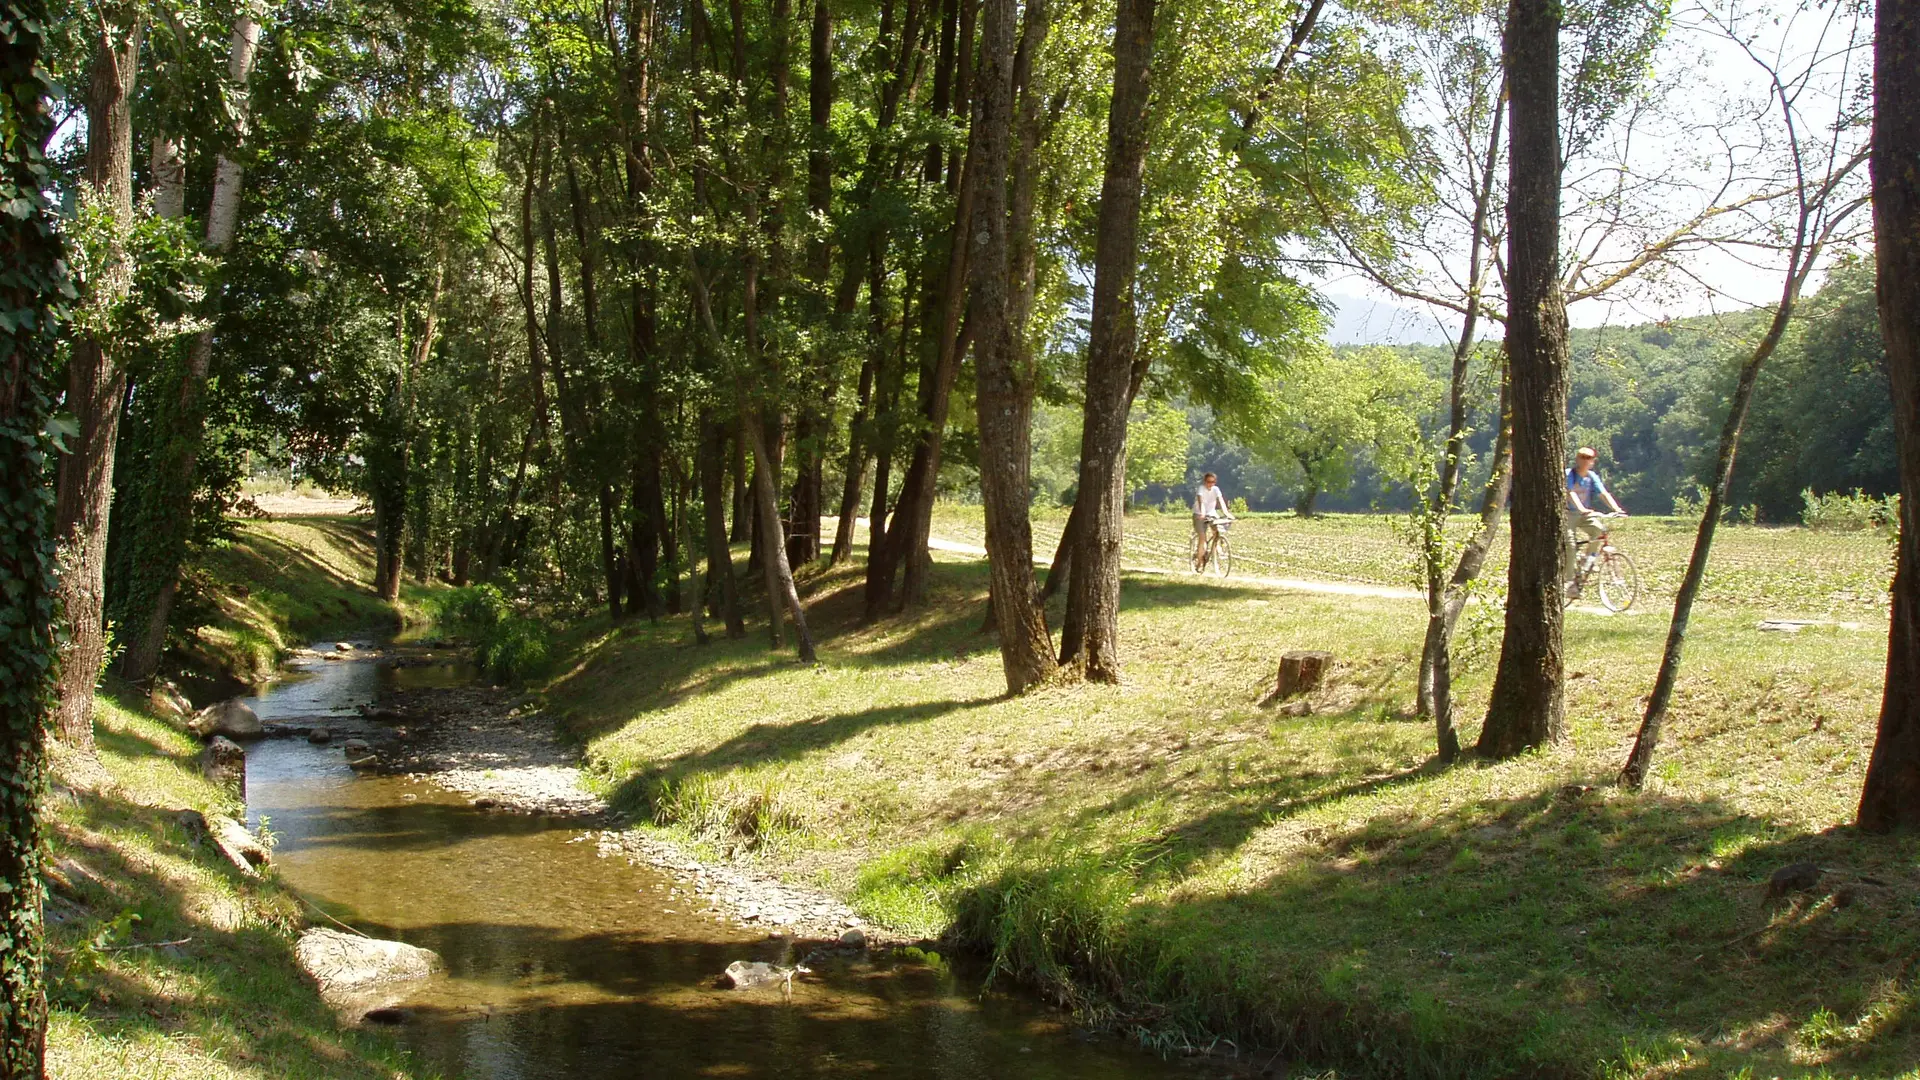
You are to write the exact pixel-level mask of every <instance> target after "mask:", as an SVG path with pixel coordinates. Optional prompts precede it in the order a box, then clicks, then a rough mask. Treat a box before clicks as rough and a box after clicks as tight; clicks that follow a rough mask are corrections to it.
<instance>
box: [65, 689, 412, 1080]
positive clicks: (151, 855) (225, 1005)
mask: <svg viewBox="0 0 1920 1080" xmlns="http://www.w3.org/2000/svg"><path fill="white" fill-rule="evenodd" d="M95 716H96V719H95V738H96V740H97V744H98V750H99V763H100V766H103V767H104V776H105V777H106V778H107V779H108V780H109V782H108V783H106V784H101V783H99V781H100V779H101V777H102V774H101V771H100V769H99V768H98V767H92V768H89V767H81V766H80V765H79V763H76V762H74V761H72V760H71V758H70V756H69V755H66V754H65V753H64V752H63V751H60V750H59V749H58V748H56V754H55V759H54V760H55V767H54V789H53V793H52V794H51V796H50V797H49V798H48V800H47V803H46V806H47V818H48V821H47V828H48V835H49V842H50V843H49V846H50V855H51V865H52V867H53V871H52V873H51V874H50V875H49V878H50V885H51V890H52V896H51V898H50V901H49V903H48V907H47V938H48V945H49V948H50V957H49V960H50V965H49V989H48V996H49V999H50V1002H51V1006H52V1026H51V1030H50V1033H49V1036H48V1063H49V1072H50V1075H51V1076H53V1077H55V1078H58V1080H99V1078H104V1077H113V1078H115V1080H224V1078H228V1077H234V1078H238V1077H274V1078H276V1080H305V1078H316V1080H317V1078H322V1077H325V1078H329V1080H361V1078H365V1080H376V1078H379V1080H401V1078H411V1077H414V1076H417V1075H419V1074H418V1073H417V1072H416V1071H415V1070H414V1069H413V1067H412V1066H411V1065H410V1064H409V1062H408V1061H407V1058H406V1056H405V1054H404V1053H403V1052H402V1051H401V1050H400V1049H399V1048H398V1047H397V1046H396V1045H395V1044H394V1043H393V1041H392V1040H391V1039H389V1038H387V1037H385V1036H384V1035H381V1034H379V1033H376V1032H371V1031H362V1030H356V1029H346V1028H343V1027H341V1026H340V1024H339V1022H338V1021H337V1020H336V1019H335V1017H334V1014H333V1013H332V1012H331V1011H330V1010H329V1009H328V1008H327V1007H326V1005H325V1004H323V1003H322V1001H321V999H320V995H319V992H318V990H317V989H315V987H314V986H313V984H312V983H311V982H309V981H308V980H307V979H306V978H305V976H303V975H302V974H301V973H300V971H299V967H298V965H297V964H296V962H295V960H294V956H293V943H294V937H295V935H296V934H297V932H298V930H299V928H300V927H301V926H303V925H305V923H306V915H307V913H306V912H305V911H304V910H303V908H302V905H301V904H300V902H299V900H298V899H297V898H296V897H294V895H293V894H292V893H291V892H290V891H289V890H287V889H285V888H284V887H282V886H281V885H279V884H278V883H277V882H276V880H275V879H274V878H273V877H272V876H271V875H268V876H266V877H262V878H248V877H245V876H243V875H241V874H240V873H239V871H238V870H237V869H235V868H234V867H233V866H232V865H231V864H230V863H228V862H227V861H226V860H225V859H224V858H222V857H221V855H220V853H219V851H218V850H217V849H216V848H215V847H214V846H213V845H212V844H210V843H204V842H200V843H196V841H195V839H194V837H193V836H191V835H190V834H189V833H188V832H187V830H186V829H185V827H183V826H182V824H181V823H180V821H179V819H178V814H179V812H180V811H181V810H187V809H191V810H196V811H199V812H201V813H203V814H208V815H211V814H214V813H235V812H237V810H238V806H237V803H236V801H235V800H234V798H233V797H232V795H230V794H229V793H228V792H226V791H225V790H223V789H221V788H219V787H217V786H215V785H214V784H212V783H210V782H209V781H207V780H206V779H205V778H204V777H202V776H201V775H200V773H199V771H198V769H197V767H196V759H197V756H198V754H199V750H200V746H199V742H198V740H195V739H193V738H192V737H191V736H188V735H186V734H184V733H182V732H180V731H179V730H177V729H176V728H174V727H172V726H170V725H168V724H166V723H163V722H161V721H159V720H156V719H153V718H152V717H149V716H146V715H143V714H141V713H139V712H136V711H134V710H132V709H129V708H126V707H124V706H123V705H122V704H120V703H118V702H115V701H114V700H112V699H109V698H105V697H102V698H99V699H98V700H97V708H96V713H95Z"/></svg>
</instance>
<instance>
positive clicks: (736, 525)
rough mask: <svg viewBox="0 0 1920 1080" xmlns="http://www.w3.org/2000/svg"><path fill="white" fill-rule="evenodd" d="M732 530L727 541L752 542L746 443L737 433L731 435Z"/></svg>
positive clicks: (751, 514)
mask: <svg viewBox="0 0 1920 1080" xmlns="http://www.w3.org/2000/svg"><path fill="white" fill-rule="evenodd" d="M732 449H733V471H732V476H733V529H732V532H730V533H729V534H728V539H729V540H731V541H733V542H734V543H736V544H737V543H739V542H741V541H742V540H745V541H747V542H749V543H751V542H752V540H753V501H752V500H751V499H749V498H747V486H748V479H749V474H748V472H747V441H746V440H745V439H744V438H742V437H741V435H740V433H739V432H738V431H735V432H734V433H733V439H732Z"/></svg>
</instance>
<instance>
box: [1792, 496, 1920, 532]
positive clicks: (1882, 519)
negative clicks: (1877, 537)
mask: <svg viewBox="0 0 1920 1080" xmlns="http://www.w3.org/2000/svg"><path fill="white" fill-rule="evenodd" d="M1800 501H1801V504H1802V508H1801V510H1800V523H1801V524H1802V525H1805V526H1806V527H1807V528H1809V529H1822V530H1826V531H1828V532H1866V531H1868V530H1870V529H1892V528H1894V527H1896V526H1897V525H1898V524H1899V521H1900V496H1899V495H1888V496H1886V497H1884V498H1881V497H1876V496H1873V495H1868V494H1865V493H1864V492H1862V491H1860V490H1859V489H1857V488H1856V489H1855V490H1853V491H1851V492H1843V491H1829V492H1827V493H1826V494H1824V495H1815V494H1814V493H1813V489H1812V488H1808V489H1806V490H1805V491H1802V492H1801V493H1800Z"/></svg>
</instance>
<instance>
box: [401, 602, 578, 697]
mask: <svg viewBox="0 0 1920 1080" xmlns="http://www.w3.org/2000/svg"><path fill="white" fill-rule="evenodd" d="M429 607H430V610H431V611H432V612H433V613H434V616H435V621H436V622H437V623H439V624H440V625H441V626H443V627H445V628H446V629H448V630H450V631H452V632H453V633H456V634H459V635H461V636H463V637H466V638H468V639H469V640H471V641H472V642H473V647H474V659H475V661H476V662H477V663H478V664H479V665H480V667H481V669H482V670H483V671H485V672H486V673H487V674H488V675H490V676H492V677H493V678H495V679H498V680H500V681H502V682H522V681H525V680H527V679H530V678H534V677H536V676H538V675H540V674H541V673H542V672H544V671H545V670H546V668H547V662H548V659H549V653H548V644H547V643H548V640H549V638H550V637H551V634H552V631H551V630H550V629H549V628H548V627H547V626H546V624H545V623H543V622H541V621H540V620H539V619H537V618H534V617H533V616H531V615H528V614H524V613H522V612H521V611H520V610H518V609H516V608H515V607H514V605H512V604H511V603H509V602H508V601H507V598H506V596H505V595H503V594H502V593H501V592H500V590H499V588H497V587H496V586H493V585H473V586H469V587H467V588H462V589H449V590H447V591H446V592H443V593H439V594H436V595H435V596H434V598H433V599H432V601H431V602H430V605H429Z"/></svg>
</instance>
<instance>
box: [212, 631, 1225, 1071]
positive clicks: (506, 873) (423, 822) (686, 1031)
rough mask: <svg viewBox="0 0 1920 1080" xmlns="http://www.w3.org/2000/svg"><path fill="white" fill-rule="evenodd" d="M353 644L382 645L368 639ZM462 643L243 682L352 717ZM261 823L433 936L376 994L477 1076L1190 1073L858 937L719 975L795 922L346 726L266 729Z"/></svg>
mask: <svg viewBox="0 0 1920 1080" xmlns="http://www.w3.org/2000/svg"><path fill="white" fill-rule="evenodd" d="M355 655H356V657H366V656H367V655H368V654H365V653H356V654H355ZM472 678H473V673H472V671H471V669H470V668H467V667H466V666H464V665H462V664H459V663H455V662H445V663H433V664H427V665H423V666H415V667H394V666H389V665H388V664H383V663H380V662H378V660H376V659H372V658H356V659H344V660H343V659H315V660H307V661H303V662H300V663H298V664H296V665H295V666H294V667H293V668H292V669H291V670H289V671H287V672H286V673H285V674H284V676H283V677H281V678H279V679H276V680H275V681H274V682H272V683H270V684H268V685H267V686H265V687H263V688H262V689H261V690H260V692H259V693H258V695H257V696H256V697H253V698H249V699H247V700H248V704H250V705H252V706H253V707H254V709H255V710H256V711H257V712H258V713H259V714H260V717H261V719H262V720H264V721H275V720H289V719H296V718H299V719H305V718H313V717H324V716H331V717H348V716H353V715H354V714H356V713H357V711H358V707H359V706H360V705H362V704H364V703H369V702H372V701H373V700H375V698H376V697H377V696H378V695H379V694H381V693H382V692H384V691H388V690H399V689H415V688H422V687H435V686H447V687H452V686H460V685H465V684H466V683H467V682H469V681H470V680H471V679H472ZM247 796H248V815H249V818H250V820H249V824H250V825H258V824H259V823H261V822H262V821H265V822H267V823H268V825H269V827H270V828H271V830H272V831H273V832H274V833H275V834H277V836H278V847H277V848H276V850H275V862H276V864H277V865H278V867H279V870H280V874H281V876H282V877H283V878H284V879H285V880H286V881H287V883H288V884H290V885H291V886H292V887H293V888H294V889H296V890H298V891H299V892H300V894H301V895H303V896H304V897H306V898H307V899H308V900H309V901H311V902H312V903H313V904H315V905H316V906H317V907H319V908H321V909H323V910H324V911H325V912H326V913H327V914H329V915H331V916H333V917H335V918H338V919H340V920H342V921H344V922H346V923H349V924H351V925H353V926H354V927H357V928H359V929H362V930H364V931H366V932H367V933H369V934H372V935H374V936H377V937H388V938H396V939H399V940H402V941H406V942H409V943H411V944H414V945H420V946H424V947H426V948H429V949H432V950H434V951H435V952H437V953H439V954H440V956H441V957H442V959H443V960H444V961H445V965H444V970H443V971H442V972H440V973H439V974H437V975H435V976H434V977H433V978H431V979H429V980H425V981H421V982H415V983H403V984H397V985H395V986H394V987H393V988H392V990H391V992H390V993H389V994H388V996H387V998H386V999H385V1000H382V1001H380V1002H378V1004H381V1005H384V1006H388V1007H390V1008H394V1009H397V1010H398V1015H399V1016H400V1017H402V1018H403V1019H402V1022H401V1023H400V1025H399V1026H398V1027H396V1028H395V1029H394V1030H395V1031H396V1033H397V1034H398V1036H399V1038H400V1039H401V1040H403V1042H404V1043H405V1044H406V1045H407V1046H408V1047H409V1048H410V1049H411V1051H412V1053H413V1054H414V1057H415V1059H416V1061H417V1062H418V1063H419V1064H420V1065H421V1066H423V1068H424V1070H425V1071H428V1072H434V1073H438V1074H439V1075H441V1076H444V1077H447V1078H449V1080H451V1078H456V1077H457V1078H462V1080H562V1078H566V1080H598V1078H603V1077H604V1078H612V1077H620V1078H623V1080H624V1078H631V1077H660V1078H673V1077H735V1076H738V1077H750V1076H752V1077H761V1076H763V1077H856V1076H857V1077H865V1078H907V1077H928V1078H939V1080H976V1078H977V1080H987V1078H1001V1077H1032V1078H1036V1080H1054V1078H1060V1080H1069V1078H1083V1077H1084V1078H1094V1077H1100V1078H1119V1080H1131V1078H1142V1080H1144V1078H1149V1077H1174V1076H1179V1077H1195V1076H1201V1075H1216V1074H1217V1070H1216V1069H1213V1068H1210V1067H1206V1066H1200V1067H1195V1066H1194V1065H1190V1064H1183V1063H1179V1062H1169V1061H1162V1060H1161V1059H1159V1058H1157V1057H1154V1056H1152V1055H1149V1054H1147V1053H1144V1052H1142V1051H1140V1050H1138V1049H1136V1048H1134V1047H1133V1046H1132V1045H1130V1044H1127V1043H1124V1042H1121V1041H1119V1040H1115V1039H1093V1038H1088V1037H1085V1036H1083V1035H1081V1034H1079V1033H1076V1032H1075V1031H1074V1030H1073V1029H1072V1027H1071V1026H1070V1025H1069V1024H1067V1023H1066V1022H1065V1019H1064V1018H1063V1017H1062V1016H1061V1015H1060V1014H1059V1013H1057V1012H1053V1011H1050V1010H1048V1009H1046V1008H1045V1007H1044V1006H1042V1005H1041V1004H1040V1003H1038V1002H1036V1001H1033V1000H1031V999H1027V998H1023V997H1020V996H1016V995H1006V994H1001V993H998V992H990V993H983V992H982V990H981V988H980V984H979V982H978V980H977V979H974V978H971V977H969V976H968V975H966V974H958V973H955V972H954V971H952V970H951V969H950V968H949V967H948V966H946V965H936V966H928V965H925V964H919V963H897V964H896V963H893V962H891V961H889V960H888V959H886V958H884V957H880V956H877V955H876V956H875V957H873V958H870V959H862V958H854V957H849V958H847V959H845V960H843V961H837V962H834V963H830V964H826V965H823V966H821V967H819V968H818V969H817V970H818V975H817V977H815V978H811V979H796V980H795V981H794V983H793V985H792V989H791V992H790V993H788V992H785V991H783V990H782V989H781V988H780V987H777V986H776V987H773V988H770V989H763V990H725V989H721V988H720V987H719V986H718V984H717V983H716V976H718V975H719V973H720V972H721V971H722V970H723V969H724V968H726V966H727V965H728V963H730V962H732V961H735V960H764V961H769V962H773V963H783V964H789V965H790V964H792V963H794V962H795V959H796V957H795V956H793V955H792V953H793V947H792V945H791V944H790V943H789V942H788V941H786V940H785V939H781V938H775V937H771V936H769V935H768V934H766V933H764V932H754V931H749V930H746V929H743V928H740V927H737V926H732V925H729V924H726V923H723V922H718V921H715V920H714V919H713V918H711V917H708V916H701V915H697V914H695V910H694V909H696V908H698V907H699V906H700V905H699V903H698V902H697V901H696V899H695V898H694V897H693V896H691V895H689V893H690V889H689V887H688V885H687V884H686V883H685V882H684V881H682V880H680V879H676V878H674V877H672V876H670V875H668V874H666V873H664V872H661V871H659V870H655V869H653V868H650V867H647V866H644V865H630V864H629V863H628V862H627V861H626V860H623V859H618V858H602V857H601V856H600V855H599V853H598V851H597V848H596V845H595V843H594V842H593V839H592V834H591V831H590V830H589V828H588V826H587V825H585V824H583V823H582V822H581V821H579V820H577V819H565V818H558V817H541V816H532V815H524V814H513V813H498V812H488V811H485V810H480V809H476V808H474V807H473V806H472V805H470V803H469V801H468V800H467V799H466V798H463V797H461V796H459V795H456V794H453V793H450V792H447V791H444V790H442V789H440V788H437V787H436V786H434V785H432V784H431V783H428V782H426V781H424V780H416V779H411V778H409V777H406V776H389V775H379V774H364V773H357V772H356V771H355V770H353V769H351V768H349V767H348V766H347V765H346V763H345V758H344V755H343V754H342V753H341V751H340V750H339V749H338V748H337V747H330V746H314V745H309V744H308V743H307V742H306V741H305V740H304V739H294V738H270V739H267V740H264V741H262V742H258V743H255V744H253V746H252V747H251V748H250V749H249V752H248V755H247Z"/></svg>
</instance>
